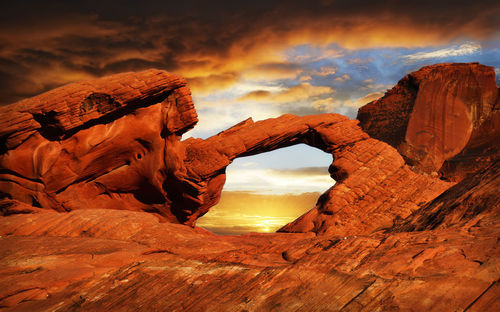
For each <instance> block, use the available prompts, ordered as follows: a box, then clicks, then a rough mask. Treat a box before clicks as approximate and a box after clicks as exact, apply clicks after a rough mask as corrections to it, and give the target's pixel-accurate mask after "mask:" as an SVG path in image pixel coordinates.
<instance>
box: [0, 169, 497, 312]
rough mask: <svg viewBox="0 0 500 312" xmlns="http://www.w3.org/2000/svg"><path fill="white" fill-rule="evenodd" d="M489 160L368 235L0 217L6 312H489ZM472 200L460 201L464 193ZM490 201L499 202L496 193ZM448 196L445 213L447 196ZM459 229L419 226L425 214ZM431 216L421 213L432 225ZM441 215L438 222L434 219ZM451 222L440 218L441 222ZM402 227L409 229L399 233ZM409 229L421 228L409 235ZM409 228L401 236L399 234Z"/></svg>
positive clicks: (124, 215)
mask: <svg viewBox="0 0 500 312" xmlns="http://www.w3.org/2000/svg"><path fill="white" fill-rule="evenodd" d="M498 173H499V167H498V164H497V165H494V166H492V167H489V168H488V169H486V170H485V171H483V172H481V173H479V174H478V175H477V176H472V177H469V178H467V179H466V180H464V181H462V182H461V183H460V184H458V185H457V186H455V187H454V188H452V189H450V190H448V191H447V192H445V193H444V194H443V195H442V196H440V197H438V198H437V199H435V200H434V201H433V202H432V203H431V204H429V205H428V206H427V207H428V208H424V210H422V211H423V213H422V214H420V213H419V212H416V213H415V214H414V215H412V216H411V217H409V218H407V219H406V220H405V221H407V223H406V224H405V222H402V223H401V224H400V225H399V226H398V225H396V226H394V227H391V228H389V229H387V230H386V231H378V232H376V233H372V234H370V235H345V236H344V235H342V236H339V235H328V234H325V235H320V236H315V235H314V234H311V233H309V234H308V233H298V234H293V233H292V234H291V233H276V234H246V235H241V236H217V235H214V234H211V233H208V232H206V231H204V230H201V229H198V228H194V229H193V228H190V227H186V226H183V225H178V224H171V223H159V222H158V220H157V218H155V217H154V216H152V215H151V214H148V213H144V212H132V211H113V210H77V211H72V212H70V213H57V212H47V213H38V214H27V215H26V214H18V215H12V216H7V217H2V218H0V241H1V244H0V258H1V261H2V264H3V265H2V268H1V269H0V285H1V286H2V287H0V289H1V293H0V306H2V307H3V308H4V310H8V311H102V310H103V309H106V310H111V311H117V310H118V311H134V310H137V309H141V310H150V311H154V310H162V311H163V310H168V311H243V310H246V311H316V310H319V311H339V310H343V311H376V310H396V311H397V310H402V311H457V310H458V311H462V310H467V311H498V309H499V307H500V302H499V301H498V298H499V294H500V293H499V291H500V290H499V288H498V280H499V279H500V270H499V266H498V260H499V256H500V249H499V244H498V237H499V235H500V228H499V227H498V221H499V212H500V205H499V202H498V200H497V201H496V202H495V201H493V202H491V203H490V204H491V205H488V207H487V209H484V206H483V202H480V201H478V200H475V199H477V198H478V197H485V198H487V197H489V196H490V195H492V194H493V191H494V190H497V189H498V186H499V176H498ZM471 194H480V195H473V196H476V198H472V199H471V200H470V201H469V202H468V203H466V204H464V205H463V206H462V204H461V201H462V199H463V198H468V197H469V196H471ZM496 196H497V197H498V195H496ZM451 198H456V199H457V205H456V206H455V208H453V209H454V211H457V212H458V211H468V213H466V214H464V215H462V213H459V214H454V213H452V214H450V213H449V211H450V207H449V206H448V205H449V203H450V202H449V201H450V199H451ZM430 212H432V213H434V214H438V215H439V214H442V215H445V216H450V217H451V219H454V220H456V219H457V218H456V216H457V215H461V217H460V218H459V219H460V222H449V221H446V222H442V223H440V225H439V226H434V225H432V224H430V223H429V213H430ZM431 219H432V218H431ZM445 219H446V217H445ZM451 219H450V220H451ZM409 226H411V228H410V227H409ZM416 226H418V227H419V229H420V231H413V230H414V227H416ZM408 230H409V231H408Z"/></svg>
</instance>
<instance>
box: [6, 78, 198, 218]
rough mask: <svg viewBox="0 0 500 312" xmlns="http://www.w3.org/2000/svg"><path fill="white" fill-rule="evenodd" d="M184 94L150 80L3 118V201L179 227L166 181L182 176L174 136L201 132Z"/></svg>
mask: <svg viewBox="0 0 500 312" xmlns="http://www.w3.org/2000/svg"><path fill="white" fill-rule="evenodd" d="M190 94H191V93H190V91H189V89H188V88H187V87H186V81H185V80H184V79H183V78H181V77H179V76H175V75H171V74H168V73H166V72H164V71H159V70H149V71H144V72H140V73H125V74H118V75H113V76H110V77H106V78H102V79H97V80H92V81H85V82H81V83H75V84H70V85H67V86H64V87H61V88H58V89H55V90H53V91H50V92H47V93H44V94H41V95H39V96H36V97H34V98H31V99H27V100H24V101H21V102H18V103H15V104H12V105H9V106H5V107H2V108H0V124H1V128H0V137H1V138H2V154H1V155H0V167H1V171H0V177H1V180H0V192H1V194H2V196H3V197H4V198H9V199H13V200H18V201H20V202H23V203H27V204H30V205H32V206H33V207H34V209H36V208H45V209H54V210H57V211H70V210H75V209H89V208H106V209H127V210H136V211H142V210H144V211H149V212H153V213H156V214H157V215H159V216H160V217H161V218H163V219H166V220H170V221H172V222H175V221H176V217H175V216H174V215H172V214H171V212H170V204H171V202H172V200H170V199H169V198H170V197H173V196H175V195H176V193H175V190H174V187H175V185H173V186H170V185H168V184H169V183H168V181H169V180H175V179H177V178H175V177H176V176H181V175H182V174H183V172H182V170H183V168H181V167H182V159H183V156H182V153H183V151H182V146H181V143H180V136H181V135H182V133H184V132H185V131H187V130H188V129H190V128H192V127H193V126H194V125H195V124H196V122H197V115H196V110H195V108H194V105H193V102H192V100H191V96H190ZM7 206H8V205H7ZM8 207H10V206H8ZM8 207H7V208H8ZM14 207H15V206H13V207H12V209H14ZM4 213H5V214H8V213H9V212H8V211H6V210H4Z"/></svg>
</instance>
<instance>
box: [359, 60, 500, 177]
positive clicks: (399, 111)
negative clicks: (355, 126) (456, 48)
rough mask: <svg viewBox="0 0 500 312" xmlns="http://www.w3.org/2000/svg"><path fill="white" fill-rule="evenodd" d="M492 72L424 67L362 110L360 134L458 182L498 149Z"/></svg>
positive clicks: (473, 66) (498, 108) (498, 112)
mask: <svg viewBox="0 0 500 312" xmlns="http://www.w3.org/2000/svg"><path fill="white" fill-rule="evenodd" d="M498 94H499V89H498V87H497V85H496V82H495V71H494V68H493V67H489V66H484V65H481V64H478V63H470V64H456V63H452V64H438V65H431V66H426V67H423V68H422V69H420V70H418V71H416V72H413V73H411V74H409V75H407V76H405V77H404V78H403V79H401V80H400V81H399V82H398V84H397V85H396V86H395V87H394V88H393V89H392V90H390V91H388V92H387V93H386V94H385V95H384V96H383V97H382V98H380V99H378V100H375V101H373V102H371V103H369V104H367V105H365V106H363V107H361V108H360V109H359V112H358V119H359V120H360V121H361V123H360V126H361V128H362V129H363V130H364V131H366V132H367V133H368V134H370V136H371V137H373V138H375V139H379V140H382V141H384V142H387V143H389V144H390V145H392V146H393V147H395V148H397V149H398V151H399V152H400V153H401V155H403V156H404V157H405V159H406V160H407V162H408V163H409V164H410V165H413V166H415V167H416V168H418V169H420V170H422V171H424V172H427V173H432V172H438V171H440V174H441V176H443V177H444V178H447V179H450V180H455V181H456V180H460V179H462V178H463V177H464V174H466V173H468V172H474V171H475V170H476V169H478V168H479V167H481V166H483V165H485V164H487V163H488V162H489V160H490V158H491V156H492V155H493V156H494V155H497V154H498V153H499V146H500V139H499V138H500V99H499V96H498Z"/></svg>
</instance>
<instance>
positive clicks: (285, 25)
mask: <svg viewBox="0 0 500 312" xmlns="http://www.w3.org/2000/svg"><path fill="white" fill-rule="evenodd" d="M0 6H1V7H0V29H1V31H0V43H1V46H0V58H1V59H2V62H1V63H0V65H1V68H0V80H1V81H0V82H3V83H4V84H3V85H2V87H0V91H1V94H0V103H3V104H5V103H9V102H12V101H15V100H19V99H21V98H23V97H26V96H31V95H33V94H35V93H39V92H43V91H46V90H48V89H50V88H53V87H54V86H57V85H61V84H64V83H67V82H70V81H75V80H79V79H86V78H91V77H98V76H102V75H106V74H110V73H115V72H120V71H130V70H140V69H144V68H149V67H157V68H162V69H167V70H171V71H176V72H179V73H181V74H184V75H185V76H187V78H188V79H192V81H194V82H195V84H197V86H199V88H205V89H207V88H209V87H210V84H211V83H212V82H213V83H215V85H214V86H218V85H221V84H222V85H224V83H231V81H235V80H236V79H237V78H238V77H239V75H240V73H241V72H242V71H243V70H245V69H248V68H254V69H261V72H263V71H264V70H265V69H266V65H264V64H274V65H273V66H271V65H268V67H267V69H268V70H269V72H272V71H274V72H281V73H287V71H288V73H291V74H293V70H296V69H295V68H291V67H290V66H288V65H280V64H279V60H277V59H276V57H275V56H272V53H269V51H270V50H272V49H271V48H273V49H284V48H286V47H287V46H290V45H297V44H301V43H312V44H326V43H329V42H336V43H338V44H339V45H342V46H344V47H348V48H363V47H376V46H396V45H398V46H422V45H424V44H440V43H443V42H450V41H453V40H458V39H461V38H471V39H474V40H488V39H491V38H493V37H495V36H498V29H499V19H498V16H499V15H500V14H499V13H500V10H499V5H498V4H497V1H476V2H471V1H419V2H418V3H416V4H415V5H412V4H409V3H408V2H395V1H389V2H384V3H381V2H377V1H326V0H325V1H316V2H314V1H308V2H304V1H271V0H267V1H251V2H250V1H245V2H242V1H231V2H227V1H224V2H220V3H219V4H218V3H217V2H212V1H210V2H209V1H175V2H174V1H141V2H140V3H139V2H137V1H120V2H119V3H118V2H116V1H103V0H101V1H17V2H13V1H9V2H7V1H3V3H2V4H1V5H0ZM277 62H278V63H277ZM210 77H211V78H212V79H211V78H210ZM214 77H218V78H219V79H213V78H214ZM217 84H218V85H217Z"/></svg>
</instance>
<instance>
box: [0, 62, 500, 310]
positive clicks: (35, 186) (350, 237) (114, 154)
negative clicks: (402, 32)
mask: <svg viewBox="0 0 500 312" xmlns="http://www.w3.org/2000/svg"><path fill="white" fill-rule="evenodd" d="M499 103H500V102H499V99H498V88H497V86H496V84H495V78H494V72H493V69H492V68H490V67H486V66H483V65H479V64H475V63H473V64H440V65H434V66H428V67H424V68H422V69H421V70H419V71H417V72H415V73H412V74H409V75H407V76H406V77H404V78H403V79H402V80H401V81H400V82H399V83H398V85H397V86H396V87H394V88H393V89H392V90H390V91H389V92H388V93H387V94H386V95H385V96H384V97H382V98H381V99H379V100H377V101H374V102H372V103H369V104H368V105H366V106H364V107H363V108H361V109H360V112H359V115H358V118H359V120H360V126H361V127H360V126H358V121H357V120H350V119H348V118H347V117H344V116H341V115H337V114H323V115H316V116H304V117H298V116H293V115H283V116H281V117H279V118H274V119H268V120H264V121H258V122H253V121H252V120H251V119H248V120H245V121H243V122H241V123H240V124H238V125H235V126H234V127H232V128H230V129H228V130H226V131H223V132H221V133H219V134H217V135H215V136H213V137H210V138H208V139H206V140H201V139H194V138H190V139H187V140H185V141H181V135H182V134H183V133H185V132H186V131H187V130H189V129H191V128H192V127H194V126H195V124H196V122H197V116H196V111H195V108H194V105H193V103H192V100H191V96H190V91H189V89H188V88H187V86H186V81H185V80H184V79H183V78H181V77H179V76H176V75H172V74H169V73H167V72H164V71H159V70H148V71H144V72H139V73H124V74H118V75H113V76H109V77H105V78H101V79H96V80H92V81H85V82H80V83H74V84H70V85H67V86H64V87H61V88H58V89H55V90H52V91H50V92H47V93H44V94H41V95H39V96H37V97H34V98H31V99H27V100H24V101H21V102H18V103H15V104H11V105H9V106H5V107H1V108H0V139H1V140H0V195H1V197H0V198H1V199H0V211H1V213H2V214H3V215H4V217H0V241H1V243H0V246H1V247H0V259H1V261H2V264H3V266H2V268H1V269H0V286H1V287H0V289H1V291H0V309H3V308H6V309H9V310H12V311H45V310H50V311H68V310H71V311H102V310H103V309H107V310H137V309H145V310H168V311H311V310H325V311H330V310H344V311H374V310H414V311H428V310H436V311H445V310H467V311H488V310H491V311H498V310H499V309H500V303H499V301H498V297H499V292H500V289H499V284H498V281H499V280H500V270H499V266H498V259H499V256H500V249H499V247H498V246H499V244H498V237H499V236H500V228H499V227H498V222H499V221H500V220H499V218H500V197H499V196H500V195H499V194H500V192H498V190H499V189H500V160H499V151H498V144H499V141H500V140H499V132H498V129H499V121H500V115H499V109H500V107H499ZM363 130H364V131H363ZM365 131H366V132H365ZM298 143H305V144H308V145H310V146H312V147H315V148H319V149H321V150H323V151H325V152H327V153H330V154H331V155H332V158H333V162H332V164H331V166H330V168H329V172H330V175H331V176H332V178H333V179H335V180H336V182H337V183H336V184H335V185H333V186H332V187H331V188H330V189H329V190H328V191H326V192H325V193H324V194H323V195H321V196H320V198H319V199H318V202H317V204H316V207H314V208H313V209H312V210H310V211H309V212H308V213H306V214H304V215H303V216H301V217H300V218H298V219H297V220H295V221H294V222H292V223H290V224H288V225H286V226H284V227H283V228H282V229H281V230H280V231H281V232H289V233H275V234H247V235H242V236H217V235H214V234H212V233H209V232H207V231H205V230H203V229H201V228H198V227H195V224H196V220H197V219H198V218H199V217H200V216H202V215H203V214H204V213H206V212H207V211H209V209H210V207H212V206H213V205H215V204H216V203H217V202H218V200H219V198H220V196H221V191H222V188H223V186H224V182H225V170H226V167H227V166H228V165H230V164H231V162H232V161H233V160H234V159H235V158H237V157H242V156H248V155H254V154H258V153H263V152H267V151H272V150H275V149H278V148H282V147H286V146H290V145H294V144H298ZM398 151H399V152H398ZM400 153H401V154H400ZM446 180H448V181H451V182H448V181H446ZM332 184H333V181H332ZM118 210H121V211H118ZM250 210H251V207H249V211H250ZM159 221H160V222H159ZM176 223H177V224H176ZM179 223H182V224H185V225H190V226H191V227H189V226H185V225H182V224H179ZM290 232H292V233H290ZM242 285H244V287H242ZM207 294H210V295H207Z"/></svg>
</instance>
